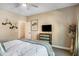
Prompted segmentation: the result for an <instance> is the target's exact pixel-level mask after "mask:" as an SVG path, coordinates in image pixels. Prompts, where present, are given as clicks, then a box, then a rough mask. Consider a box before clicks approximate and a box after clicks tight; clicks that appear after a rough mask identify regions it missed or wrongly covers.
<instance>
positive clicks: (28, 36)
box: [25, 22, 31, 39]
mask: <svg viewBox="0 0 79 59" xmlns="http://www.w3.org/2000/svg"><path fill="white" fill-rule="evenodd" d="M25 38H26V39H31V22H26V24H25Z"/></svg>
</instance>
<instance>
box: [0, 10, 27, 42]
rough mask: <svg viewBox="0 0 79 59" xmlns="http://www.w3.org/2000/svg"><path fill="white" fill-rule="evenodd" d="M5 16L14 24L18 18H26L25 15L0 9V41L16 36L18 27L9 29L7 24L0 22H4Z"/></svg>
mask: <svg viewBox="0 0 79 59" xmlns="http://www.w3.org/2000/svg"><path fill="white" fill-rule="evenodd" d="M6 18H7V19H8V20H10V21H11V22H12V23H13V24H16V25H17V23H18V21H19V20H26V17H24V16H20V15H17V14H15V13H12V12H8V11H5V10H0V41H6V40H13V39H17V38H18V29H9V27H10V26H9V25H2V22H5V20H6Z"/></svg>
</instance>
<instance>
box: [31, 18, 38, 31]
mask: <svg viewBox="0 0 79 59" xmlns="http://www.w3.org/2000/svg"><path fill="white" fill-rule="evenodd" d="M31 26H32V31H37V30H38V20H37V19H35V20H32V21H31Z"/></svg>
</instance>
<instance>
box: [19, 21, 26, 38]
mask: <svg viewBox="0 0 79 59" xmlns="http://www.w3.org/2000/svg"><path fill="white" fill-rule="evenodd" d="M25 23H26V22H25V21H19V22H18V39H24V38H25Z"/></svg>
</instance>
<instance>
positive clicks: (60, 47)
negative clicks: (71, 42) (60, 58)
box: [52, 45, 71, 51]
mask: <svg viewBox="0 0 79 59" xmlns="http://www.w3.org/2000/svg"><path fill="white" fill-rule="evenodd" d="M52 47H55V48H59V49H64V50H68V51H70V50H71V48H67V47H62V46H57V45H52Z"/></svg>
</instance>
